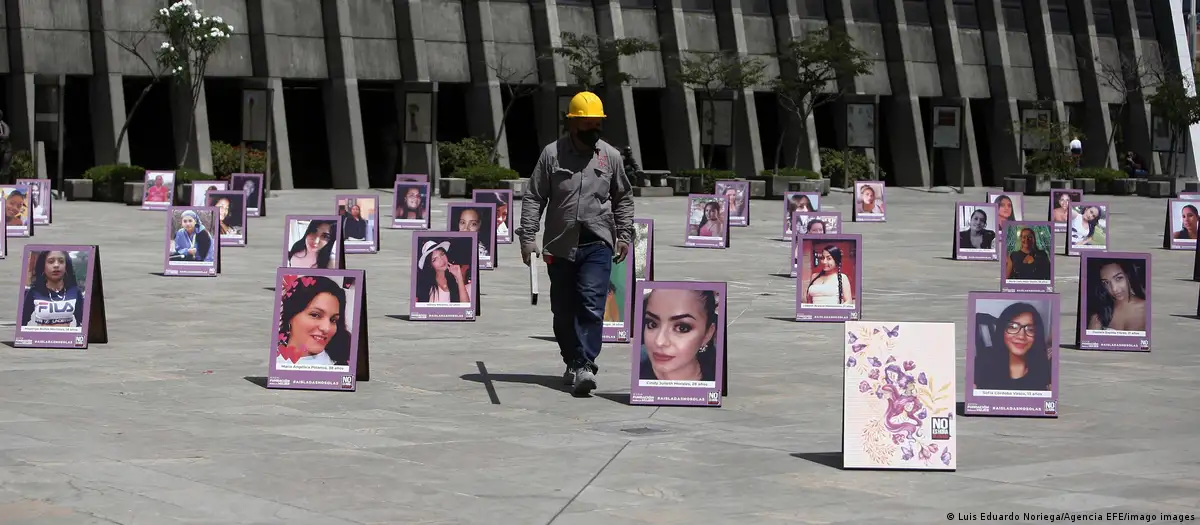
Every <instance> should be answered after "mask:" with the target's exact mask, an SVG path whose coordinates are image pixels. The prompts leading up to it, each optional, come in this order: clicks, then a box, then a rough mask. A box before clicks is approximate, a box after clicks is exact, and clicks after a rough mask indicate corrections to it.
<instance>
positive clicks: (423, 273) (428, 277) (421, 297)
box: [417, 241, 471, 304]
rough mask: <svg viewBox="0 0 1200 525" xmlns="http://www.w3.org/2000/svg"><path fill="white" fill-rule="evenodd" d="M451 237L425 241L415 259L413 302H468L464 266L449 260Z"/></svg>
mask: <svg viewBox="0 0 1200 525" xmlns="http://www.w3.org/2000/svg"><path fill="white" fill-rule="evenodd" d="M450 242H451V241H441V242H439V241H425V243H424V244H423V245H422V246H421V258H420V259H418V260H417V303H418V304H420V303H469V302H471V290H470V288H469V287H468V286H467V284H468V283H467V279H465V278H464V275H465V274H466V272H467V268H466V267H465V266H464V265H460V264H456V263H455V262H453V261H451V260H450Z"/></svg>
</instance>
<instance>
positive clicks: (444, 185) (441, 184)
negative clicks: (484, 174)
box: [438, 177, 467, 199]
mask: <svg viewBox="0 0 1200 525" xmlns="http://www.w3.org/2000/svg"><path fill="white" fill-rule="evenodd" d="M438 195H439V196H441V197H442V198H443V199H450V198H455V197H466V196H467V179H459V178H456V177H442V178H440V179H438Z"/></svg>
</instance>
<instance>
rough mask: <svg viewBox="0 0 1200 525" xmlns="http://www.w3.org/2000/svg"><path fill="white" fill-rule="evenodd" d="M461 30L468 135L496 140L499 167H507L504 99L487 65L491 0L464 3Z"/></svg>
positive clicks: (492, 54) (491, 47)
mask: <svg viewBox="0 0 1200 525" xmlns="http://www.w3.org/2000/svg"><path fill="white" fill-rule="evenodd" d="M462 11H463V27H464V28H465V29H466V32H467V54H468V56H469V57H470V62H471V64H470V69H471V93H470V95H468V97H467V107H468V108H470V110H469V111H468V113H467V115H468V117H467V128H468V129H469V130H470V132H471V135H473V136H476V137H483V138H487V139H491V138H496V142H497V144H496V151H497V152H498V153H499V154H500V164H501V165H502V166H508V139H507V137H504V136H500V135H499V132H500V124H501V123H502V122H503V121H504V98H503V97H502V96H501V93H500V81H499V80H498V79H497V78H496V72H495V71H492V68H491V67H488V66H489V65H490V64H495V63H496V60H497V59H496V38H495V36H494V34H493V32H492V3H491V0H476V1H473V2H463V4H462Z"/></svg>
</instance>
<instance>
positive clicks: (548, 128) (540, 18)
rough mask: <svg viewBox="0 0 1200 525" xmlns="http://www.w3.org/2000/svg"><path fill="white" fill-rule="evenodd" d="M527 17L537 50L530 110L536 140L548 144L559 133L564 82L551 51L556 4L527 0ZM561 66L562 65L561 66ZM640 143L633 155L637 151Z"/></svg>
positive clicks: (558, 39)
mask: <svg viewBox="0 0 1200 525" xmlns="http://www.w3.org/2000/svg"><path fill="white" fill-rule="evenodd" d="M529 9H530V18H531V19H532V20H533V45H534V52H535V53H537V72H538V93H537V95H535V96H534V100H533V104H534V108H533V112H534V118H535V119H537V135H538V143H539V144H549V143H551V142H553V141H555V140H558V137H559V136H560V135H561V134H562V128H561V127H560V126H559V109H558V88H559V86H566V85H567V83H566V82H565V81H564V79H560V78H558V71H559V68H560V67H563V68H565V65H564V63H563V62H564V61H563V60H562V59H561V58H559V57H557V56H555V55H554V48H555V47H558V46H559V45H561V44H562V38H561V37H560V34H561V30H560V29H559V25H558V7H557V3H556V2H555V0H533V1H531V2H530V7H529ZM564 70H565V69H564ZM640 150H641V148H640V146H639V147H638V151H637V152H635V154H636V155H640Z"/></svg>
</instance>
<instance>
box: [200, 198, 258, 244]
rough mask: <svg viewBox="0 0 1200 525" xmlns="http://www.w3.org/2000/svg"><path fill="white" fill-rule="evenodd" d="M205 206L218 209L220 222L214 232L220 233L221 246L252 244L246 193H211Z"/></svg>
mask: <svg viewBox="0 0 1200 525" xmlns="http://www.w3.org/2000/svg"><path fill="white" fill-rule="evenodd" d="M205 205H206V206H212V207H214V208H216V209H217V213H218V217H219V218H220V222H219V223H218V224H217V228H214V231H217V232H219V233H220V235H219V237H220V239H221V246H245V245H246V244H247V243H249V242H250V233H249V230H250V229H249V228H248V226H249V225H250V221H248V220H246V218H247V217H246V192H244V191H235V190H222V191H210V192H208V197H207V200H206V201H205Z"/></svg>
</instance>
